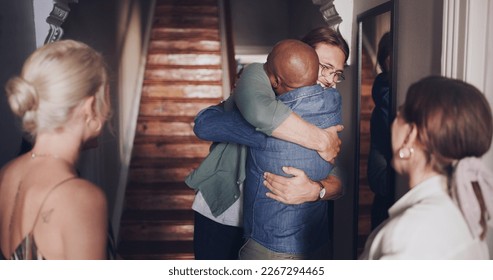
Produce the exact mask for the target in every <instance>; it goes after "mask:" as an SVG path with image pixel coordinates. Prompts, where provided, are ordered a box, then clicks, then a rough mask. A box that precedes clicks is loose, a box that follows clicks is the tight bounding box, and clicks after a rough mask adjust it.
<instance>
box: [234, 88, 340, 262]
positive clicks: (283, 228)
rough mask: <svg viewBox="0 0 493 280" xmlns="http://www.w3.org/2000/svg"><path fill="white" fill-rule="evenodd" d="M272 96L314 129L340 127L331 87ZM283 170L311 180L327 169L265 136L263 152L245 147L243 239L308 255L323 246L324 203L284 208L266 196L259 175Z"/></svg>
mask: <svg viewBox="0 0 493 280" xmlns="http://www.w3.org/2000/svg"><path fill="white" fill-rule="evenodd" d="M278 98H279V99H280V100H282V101H283V102H284V104H286V105H287V106H288V107H290V108H291V109H292V110H293V112H295V113H296V114H298V115H299V116H300V117H302V118H303V119H304V120H306V121H308V122H310V123H312V124H314V125H316V126H317V127H320V128H327V127H329V126H333V125H336V124H340V123H341V96H340V94H339V92H338V91H337V90H335V89H333V88H327V89H324V88H322V87H321V86H320V85H316V86H310V87H303V88H300V89H296V90H294V91H290V92H288V93H286V94H284V95H281V96H279V97H278ZM283 166H293V167H296V168H299V169H302V170H304V171H305V173H306V174H307V175H308V177H310V179H312V180H313V181H320V180H322V179H325V178H326V177H327V176H328V174H329V172H330V171H331V170H332V168H333V166H332V165H331V164H329V163H328V162H326V161H325V160H323V159H322V158H321V157H320V156H319V155H318V153H317V152H316V151H314V150H310V149H307V148H304V147H301V146H299V145H297V144H293V143H290V142H286V141H283V140H279V139H276V138H268V139H267V145H266V147H265V149H264V150H259V149H254V148H250V149H249V155H248V156H247V165H246V172H247V173H246V179H245V188H244V210H243V212H244V217H243V221H244V227H245V235H246V237H247V238H252V239H254V240H255V241H257V242H258V243H260V244H262V245H263V246H265V247H266V248H269V249H270V250H273V251H276V252H282V253H290V254H306V253H310V252H314V251H316V250H317V249H318V248H320V246H321V245H323V244H325V243H327V242H329V229H328V217H327V202H326V201H316V202H307V203H303V204H300V205H286V204H283V203H280V202H278V201H276V200H273V199H270V198H268V197H267V196H266V195H265V194H266V193H267V192H268V191H269V190H268V189H267V188H266V187H265V186H264V184H263V180H264V179H263V173H264V172H265V171H269V172H271V173H275V174H278V175H283V176H286V174H285V173H284V172H283V171H282V169H281V168H282V167H283Z"/></svg>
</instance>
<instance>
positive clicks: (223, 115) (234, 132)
mask: <svg viewBox="0 0 493 280" xmlns="http://www.w3.org/2000/svg"><path fill="white" fill-rule="evenodd" d="M193 131H194V133H195V135H197V137H199V138H200V139H203V140H207V141H213V142H222V143H237V144H241V145H245V146H248V147H251V148H255V149H261V150H263V149H265V146H266V144H267V136H266V135H265V134H263V133H260V132H258V131H256V130H255V128H254V127H253V126H252V125H251V124H249V123H248V122H246V120H245V119H244V118H243V117H242V116H241V114H240V112H239V111H238V110H233V111H225V110H224V108H222V107H221V106H211V107H208V108H206V109H204V110H202V111H201V112H199V114H198V115H197V117H196V118H195V125H194V127H193Z"/></svg>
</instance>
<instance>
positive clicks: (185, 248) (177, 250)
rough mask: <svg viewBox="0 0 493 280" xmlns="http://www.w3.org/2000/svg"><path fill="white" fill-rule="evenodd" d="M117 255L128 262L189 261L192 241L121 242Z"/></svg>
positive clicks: (191, 255) (191, 256)
mask: <svg viewBox="0 0 493 280" xmlns="http://www.w3.org/2000/svg"><path fill="white" fill-rule="evenodd" d="M118 253H119V254H120V255H121V256H122V257H123V258H124V259H128V260H185V259H188V260H191V259H194V254H193V242H192V241H123V242H121V244H119V246H118Z"/></svg>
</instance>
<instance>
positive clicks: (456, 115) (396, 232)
mask: <svg viewBox="0 0 493 280" xmlns="http://www.w3.org/2000/svg"><path fill="white" fill-rule="evenodd" d="M492 136H493V121H492V114H491V108H490V106H489V104H488V101H487V100H486V98H485V97H484V95H483V94H482V93H481V92H480V91H479V90H478V89H476V88H475V87H473V86H472V85H469V84H467V83H465V82H462V81H459V80H453V79H449V78H444V77H428V78H425V79H423V80H421V81H419V82H417V83H415V84H413V85H412V86H411V87H410V88H409V90H408V93H407V97H406V101H405V102H404V104H403V105H402V106H401V108H400V109H399V112H398V114H397V117H396V119H395V120H394V122H393V124H392V152H393V155H394V156H393V159H392V165H393V167H394V169H395V170H396V172H397V173H399V174H400V175H402V176H404V177H405V178H406V179H407V182H408V184H409V188H410V190H409V191H408V192H407V193H406V194H405V195H404V196H403V197H402V198H400V199H399V200H398V201H397V202H396V203H395V204H394V205H393V206H392V207H391V208H390V209H389V216H390V217H389V219H387V220H386V221H385V222H384V223H382V224H381V225H380V226H379V227H378V228H377V229H376V230H375V231H373V232H372V234H371V235H370V237H369V238H368V241H367V243H366V247H365V251H364V253H363V254H362V256H361V258H363V259H488V258H491V256H492V255H491V252H492V250H491V248H492V242H491V241H492V236H493V234H492V230H493V225H492V223H493V220H492V219H491V213H493V212H492V211H493V175H492V174H491V173H490V171H489V170H488V169H487V168H486V167H485V166H484V165H483V163H482V161H481V159H480V157H481V156H483V155H484V154H485V153H486V152H487V151H488V150H489V148H490V146H491V141H492Z"/></svg>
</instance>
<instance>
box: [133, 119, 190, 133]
mask: <svg viewBox="0 0 493 280" xmlns="http://www.w3.org/2000/svg"><path fill="white" fill-rule="evenodd" d="M193 119H194V117H192V116H181V117H176V116H173V117H145V116H144V117H140V116H139V118H138V123H137V131H136V134H137V135H138V136H140V135H172V136H194V135H195V134H194V133H193V125H194V123H193Z"/></svg>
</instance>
